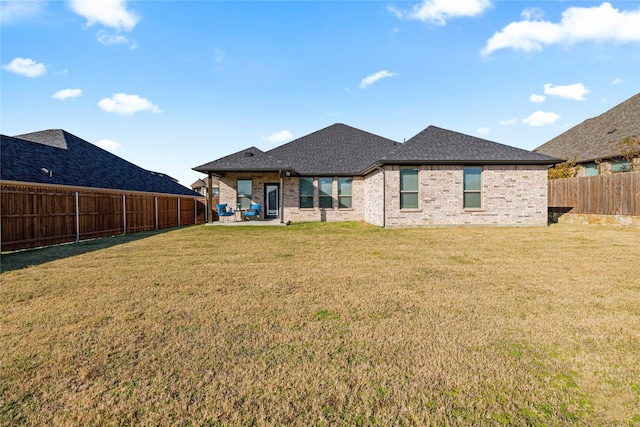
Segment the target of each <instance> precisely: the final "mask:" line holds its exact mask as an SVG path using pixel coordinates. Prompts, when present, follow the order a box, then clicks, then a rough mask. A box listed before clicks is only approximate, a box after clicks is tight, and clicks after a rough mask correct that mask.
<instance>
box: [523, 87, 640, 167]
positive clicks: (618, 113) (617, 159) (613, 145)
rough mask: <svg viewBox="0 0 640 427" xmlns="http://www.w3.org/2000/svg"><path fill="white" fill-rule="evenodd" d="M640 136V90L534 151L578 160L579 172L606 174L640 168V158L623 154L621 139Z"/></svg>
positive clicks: (564, 158)
mask: <svg viewBox="0 0 640 427" xmlns="http://www.w3.org/2000/svg"><path fill="white" fill-rule="evenodd" d="M630 137H631V138H633V137H636V138H637V137H640V93H638V94H636V95H634V96H632V97H631V98H629V99H627V100H626V101H624V102H623V103H621V104H619V105H617V106H615V107H613V108H612V109H610V110H609V111H607V112H605V113H603V114H601V115H599V116H597V117H593V118H591V119H587V120H585V121H584V122H582V123H580V124H579V125H577V126H574V127H572V128H571V129H569V130H568V131H566V132H564V133H562V134H560V135H558V136H556V137H555V138H553V139H552V140H550V141H548V142H546V143H545V144H543V145H541V146H540V147H538V148H536V149H534V150H533V151H534V152H536V153H540V154H546V155H548V156H553V157H558V158H560V159H563V160H569V161H570V162H571V161H573V160H575V161H576V166H578V168H577V169H578V171H577V175H578V176H594V175H604V174H608V173H611V172H626V171H630V170H632V169H634V164H635V169H639V168H640V158H638V157H636V158H635V159H633V160H632V161H631V162H630V161H628V160H627V159H624V158H623V156H622V155H621V147H620V145H619V143H620V141H622V140H624V139H625V138H630Z"/></svg>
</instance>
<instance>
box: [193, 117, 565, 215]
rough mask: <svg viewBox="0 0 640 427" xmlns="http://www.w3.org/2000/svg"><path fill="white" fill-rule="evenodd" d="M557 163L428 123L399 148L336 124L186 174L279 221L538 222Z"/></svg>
mask: <svg viewBox="0 0 640 427" xmlns="http://www.w3.org/2000/svg"><path fill="white" fill-rule="evenodd" d="M558 161H559V159H557V158H553V157H549V156H546V155H543V154H538V153H532V152H530V151H526V150H522V149H519V148H514V147H510V146H507V145H503V144H499V143H496V142H491V141H487V140H484V139H480V138H476V137H472V136H469V135H464V134H461V133H457V132H453V131H450V130H446V129H441V128H438V127H435V126H429V127H428V128H426V129H425V130H423V131H422V132H420V133H419V134H417V135H416V136H414V137H413V138H411V139H410V140H408V141H407V142H406V143H399V142H396V141H392V140H390V139H387V138H383V137H380V136H377V135H374V134H371V133H369V132H365V131H362V130H359V129H355V128H353V127H350V126H347V125H344V124H334V125H332V126H329V127H327V128H324V129H321V130H319V131H317V132H314V133H311V134H309V135H307V136H303V137H301V138H298V139H296V140H294V141H291V142H289V143H287V144H284V145H281V146H279V147H276V148H274V149H272V150H269V151H262V150H260V149H258V148H256V147H249V148H247V149H244V150H241V151H239V152H237V153H234V154H231V155H229V156H226V157H222V158H220V159H217V160H214V161H212V162H209V163H206V164H203V165H201V166H197V167H195V168H194V170H196V171H199V172H203V173H206V174H207V175H208V177H209V179H212V178H213V177H217V178H218V179H219V188H220V203H226V204H227V205H228V206H231V207H236V206H237V207H239V208H240V209H246V208H248V207H249V204H250V203H259V204H261V205H263V206H264V208H263V209H262V213H263V217H264V218H279V219H280V221H281V222H289V221H293V222H297V221H365V222H367V223H369V224H373V225H378V226H381V227H408V226H430V225H491V224H493V225H546V224H547V169H548V167H549V165H551V164H553V163H556V162H558ZM210 218H211V216H210Z"/></svg>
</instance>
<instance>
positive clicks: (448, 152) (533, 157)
mask: <svg viewBox="0 0 640 427" xmlns="http://www.w3.org/2000/svg"><path fill="white" fill-rule="evenodd" d="M557 160H558V159H555V158H552V157H549V156H545V155H542V154H538V153H532V152H531V151H527V150H523V149H520V148H516V147H511V146H509V145H504V144H500V143H497V142H493V141H489V140H486V139H482V138H476V137H474V136H470V135H465V134H463V133H459V132H454V131H450V130H447V129H442V128H439V127H436V126H429V127H428V128H426V129H424V130H423V131H421V132H420V133H418V134H417V135H416V136H414V137H413V138H411V139H409V140H408V141H407V142H406V143H405V144H403V145H402V146H401V147H399V148H398V149H397V150H395V151H393V152H392V153H390V154H389V155H387V156H385V157H384V158H382V159H381V163H387V164H390V163H423V164H450V163H466V164H551V163H554V162H555V161H557Z"/></svg>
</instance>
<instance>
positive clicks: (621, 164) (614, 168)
mask: <svg viewBox="0 0 640 427" xmlns="http://www.w3.org/2000/svg"><path fill="white" fill-rule="evenodd" d="M630 170H631V163H629V162H628V161H627V160H614V161H612V162H611V172H628V171H630Z"/></svg>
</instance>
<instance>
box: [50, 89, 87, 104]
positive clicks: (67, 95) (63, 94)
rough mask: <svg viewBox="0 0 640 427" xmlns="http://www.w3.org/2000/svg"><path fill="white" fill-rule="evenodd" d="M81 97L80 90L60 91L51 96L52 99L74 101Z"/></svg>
mask: <svg viewBox="0 0 640 427" xmlns="http://www.w3.org/2000/svg"><path fill="white" fill-rule="evenodd" d="M81 95H82V89H62V90H59V91H57V92H56V93H54V94H53V95H51V97H52V98H54V99H60V100H62V101H64V100H65V99H75V98H77V97H79V96H81Z"/></svg>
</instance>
